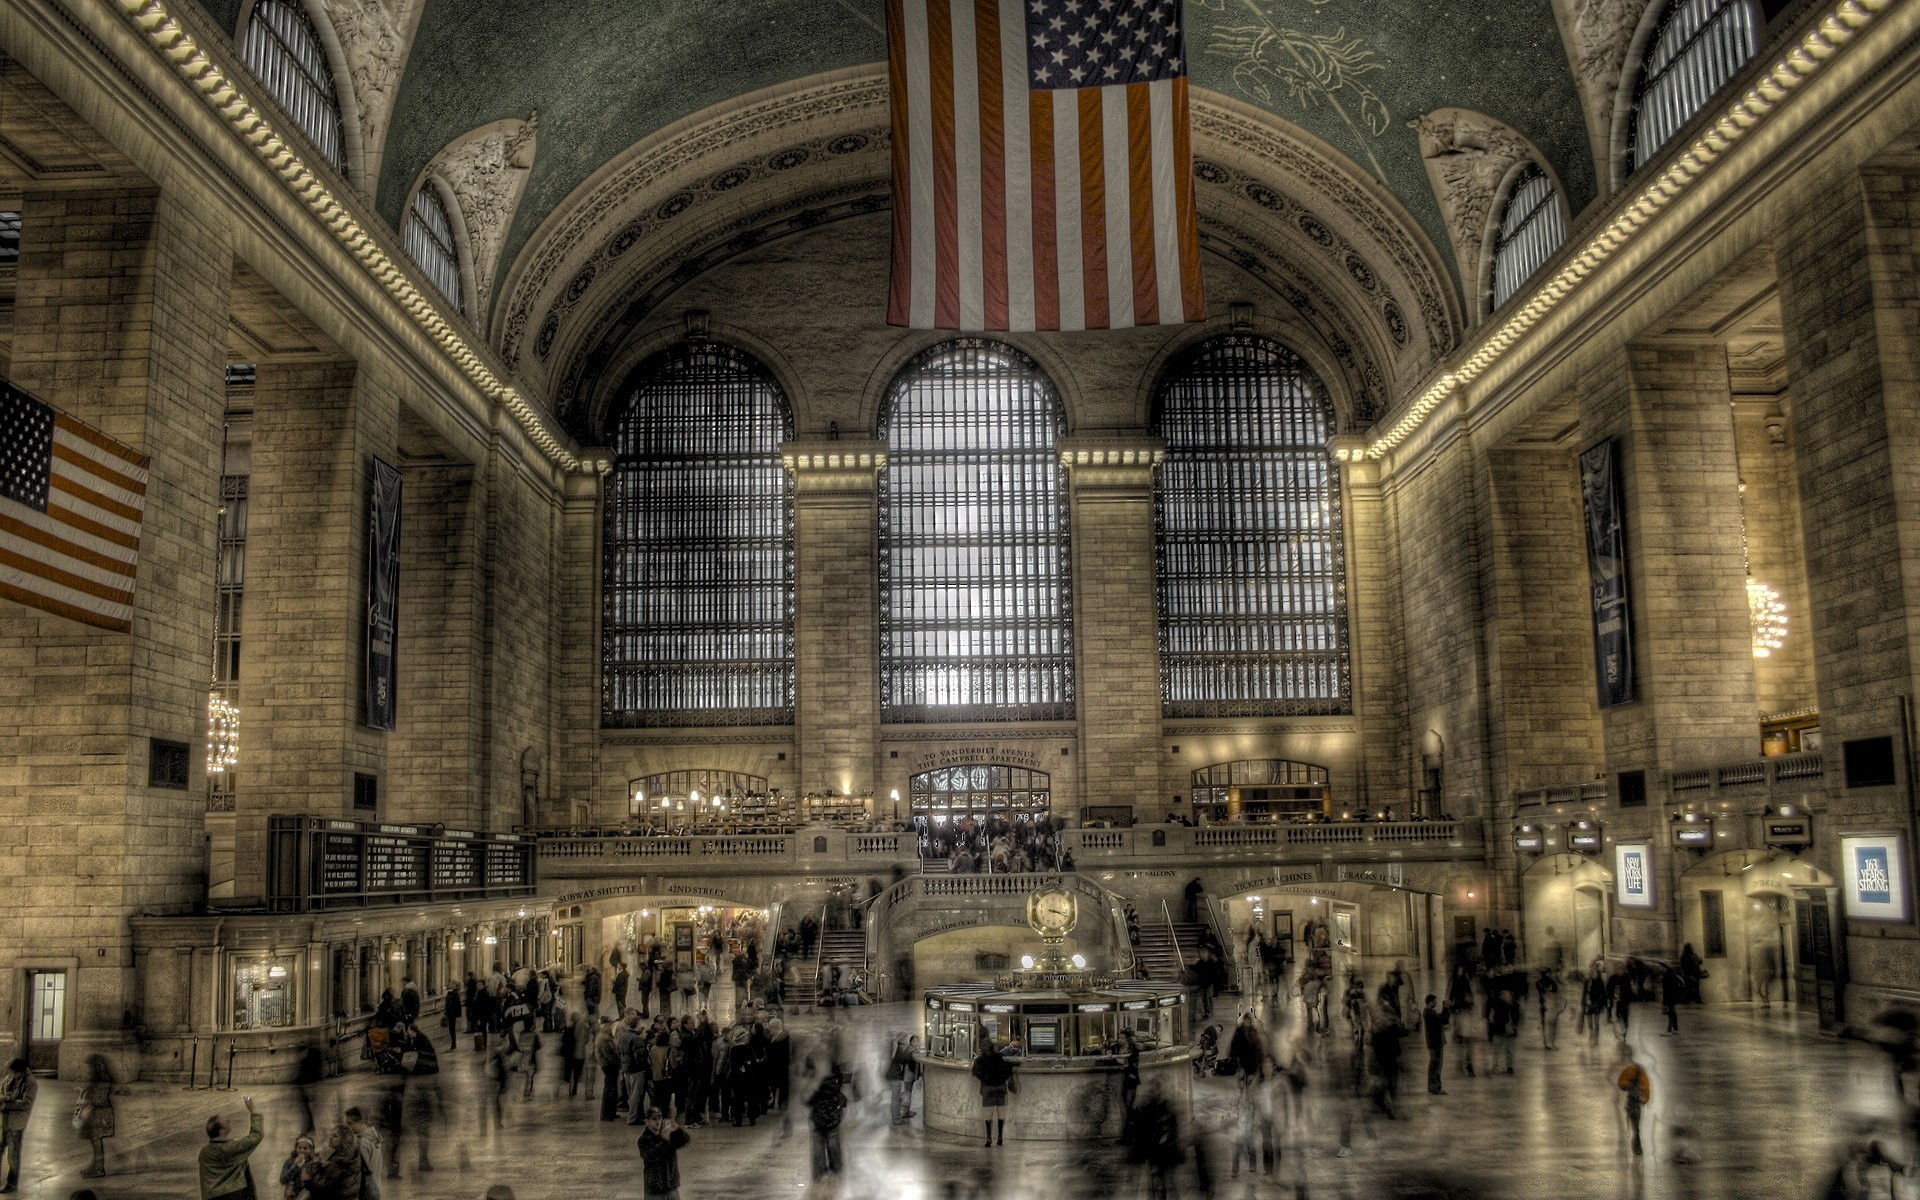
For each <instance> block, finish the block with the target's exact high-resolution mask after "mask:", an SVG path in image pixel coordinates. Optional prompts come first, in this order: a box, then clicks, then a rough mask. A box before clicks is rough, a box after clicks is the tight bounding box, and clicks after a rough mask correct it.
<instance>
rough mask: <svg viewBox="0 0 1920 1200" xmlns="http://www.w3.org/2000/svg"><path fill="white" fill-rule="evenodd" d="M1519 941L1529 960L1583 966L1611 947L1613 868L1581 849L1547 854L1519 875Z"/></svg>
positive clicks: (1542, 963) (1556, 965) (1547, 963)
mask: <svg viewBox="0 0 1920 1200" xmlns="http://www.w3.org/2000/svg"><path fill="white" fill-rule="evenodd" d="M1520 894H1521V906H1520V912H1521V918H1520V927H1521V939H1522V942H1521V944H1522V945H1523V946H1525V947H1526V952H1527V958H1528V960H1529V962H1530V963H1532V964H1533V965H1537V966H1542V967H1552V968H1554V969H1556V970H1558V969H1560V968H1563V967H1579V968H1581V969H1583V970H1584V969H1585V968H1586V966H1587V964H1588V963H1591V962H1593V961H1594V960H1595V959H1598V958H1604V957H1605V956H1606V954H1607V951H1608V950H1609V949H1611V945H1610V943H1611V938H1610V937H1609V936H1608V931H1609V929H1610V928H1611V922H1610V921H1609V917H1610V915H1611V914H1610V911H1609V906H1610V904H1611V900H1610V897H1611V896H1612V894H1613V873H1612V872H1611V871H1608V870H1607V869H1606V868H1605V867H1603V866H1601V865H1600V863H1599V862H1597V861H1595V860H1594V859H1591V858H1588V857H1586V856H1585V855H1583V854H1564V853H1563V854H1548V855H1544V856H1542V857H1541V858H1539V859H1538V860H1536V861H1535V862H1534V863H1533V865H1532V866H1529V867H1528V868H1527V869H1526V871H1525V872H1523V873H1522V874H1521V876H1520Z"/></svg>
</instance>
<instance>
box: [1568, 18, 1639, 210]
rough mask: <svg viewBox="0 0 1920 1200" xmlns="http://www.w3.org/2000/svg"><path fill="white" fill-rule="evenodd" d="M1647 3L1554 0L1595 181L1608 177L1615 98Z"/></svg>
mask: <svg viewBox="0 0 1920 1200" xmlns="http://www.w3.org/2000/svg"><path fill="white" fill-rule="evenodd" d="M1650 2H1651V0H1554V4H1553V7H1554V13H1555V15H1556V16H1557V17H1558V18H1559V20H1560V36H1561V40H1562V41H1564V42H1565V43H1566V47H1567V59H1568V61H1569V62H1571V63H1572V64H1573V79H1574V85H1575V86H1576V87H1577V88H1578V89H1579V92H1580V107H1581V109H1582V111H1583V112H1584V113H1585V114H1586V119H1587V136H1588V138H1589V139H1591V141H1592V143H1593V159H1594V164H1595V166H1596V167H1597V168H1598V172H1597V174H1596V176H1595V177H1596V178H1598V179H1600V180H1602V181H1604V180H1606V179H1607V178H1608V175H1609V171H1608V168H1607V159H1608V156H1609V154H1610V149H1609V147H1610V146H1611V144H1612V137H1613V104H1614V95H1615V94H1616V93H1617V92H1619V90H1620V76H1621V74H1622V73H1623V72H1624V71H1625V70H1626V66H1627V48H1628V47H1629V46H1630V45H1631V44H1632V42H1633V31H1634V30H1635V29H1637V28H1638V27H1639V25H1640V20H1641V18H1642V17H1643V16H1644V15H1645V14H1646V11H1647V5H1648V4H1649V3H1650Z"/></svg>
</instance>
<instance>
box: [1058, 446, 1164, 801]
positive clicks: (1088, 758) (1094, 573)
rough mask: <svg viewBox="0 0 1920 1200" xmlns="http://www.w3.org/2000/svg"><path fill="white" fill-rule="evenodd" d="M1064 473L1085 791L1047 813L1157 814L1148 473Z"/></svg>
mask: <svg viewBox="0 0 1920 1200" xmlns="http://www.w3.org/2000/svg"><path fill="white" fill-rule="evenodd" d="M1113 449H1117V447H1113V448H1109V451H1108V452H1111V451H1112V450H1113ZM1143 457H1144V455H1143ZM1071 471H1072V477H1071V479H1072V504H1073V558H1074V567H1073V573H1074V588H1075V592H1074V607H1075V610H1076V611H1075V614H1074V622H1075V627H1076V630H1077V632H1078V635H1079V645H1078V674H1079V689H1078V690H1079V695H1078V700H1079V704H1080V710H1081V719H1080V730H1081V737H1080V747H1081V749H1080V758H1081V764H1080V765H1081V778H1082V779H1083V781H1084V785H1083V786H1084V788H1085V791H1084V794H1083V795H1082V796H1062V795H1061V794H1060V792H1059V791H1058V790H1057V789H1056V791H1055V792H1054V806H1055V808H1056V810H1059V809H1063V808H1066V809H1069V810H1071V809H1074V808H1078V807H1079V805H1080V803H1081V802H1084V803H1085V804H1088V805H1129V806H1132V807H1133V808H1134V809H1135V811H1137V812H1154V811H1155V810H1157V809H1158V803H1157V802H1158V801H1159V800H1160V798H1161V796H1160V759H1161V748H1160V711H1161V710H1160V654H1159V646H1160V636H1159V619H1158V616H1157V615H1156V612H1155V593H1154V587H1153V582H1152V581H1153V578H1154V548H1153V474H1152V469H1151V467H1148V466H1146V465H1144V464H1143V465H1135V466H1131V467H1128V466H1118V465H1115V466H1095V465H1080V466H1075V467H1073V468H1071ZM1063 801H1064V802H1066V803H1064V804H1063Z"/></svg>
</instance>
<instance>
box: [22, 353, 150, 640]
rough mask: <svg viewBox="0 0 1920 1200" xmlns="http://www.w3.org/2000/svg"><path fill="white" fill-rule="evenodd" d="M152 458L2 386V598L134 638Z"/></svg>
mask: <svg viewBox="0 0 1920 1200" xmlns="http://www.w3.org/2000/svg"><path fill="white" fill-rule="evenodd" d="M146 502H147V459H146V457H145V456H143V455H140V454H136V453H134V452H133V451H132V450H129V449H127V447H125V446H122V445H121V444H120V443H118V442H116V441H114V440H113V439H112V438H110V437H108V436H107V435H106V434H104V433H101V432H100V431H99V430H97V429H94V428H92V427H90V426H88V425H84V424H82V423H80V422H79V421H76V420H74V419H73V418H72V417H69V416H67V415H66V414H65V413H61V412H56V411H54V409H53V408H52V406H50V405H47V404H43V403H42V402H40V401H39V400H36V399H34V398H33V397H32V396H30V395H28V394H27V393H26V392H24V391H22V390H20V389H19V388H17V387H15V386H13V385H12V384H11V383H7V382H6V381H4V380H0V596H3V597H5V598H7V599H9V600H17V601H19V602H20V603H21V604H26V605H30V606H32V607H34V608H39V609H45V610H46V611H48V612H53V613H58V614H60V615H61V616H63V617H71V618H72V619H74V620H76V621H84V622H85V623H86V624H88V625H98V626H100V627H101V628H103V629H113V630H118V631H120V632H123V633H124V632H125V631H127V630H128V629H130V628H132V626H133V576H134V566H135V563H136V560H137V559H138V557H139V551H140V520H141V515H142V513H143V512H144V511H145V508H146Z"/></svg>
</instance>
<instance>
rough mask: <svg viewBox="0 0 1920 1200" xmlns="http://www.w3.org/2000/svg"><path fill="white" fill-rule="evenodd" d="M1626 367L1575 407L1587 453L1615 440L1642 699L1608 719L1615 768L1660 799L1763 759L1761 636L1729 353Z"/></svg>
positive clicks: (1641, 356) (1712, 349) (1661, 353)
mask: <svg viewBox="0 0 1920 1200" xmlns="http://www.w3.org/2000/svg"><path fill="white" fill-rule="evenodd" d="M1624 365H1625V367H1626V370H1625V371H1624V372H1595V374H1605V375H1606V376H1608V378H1607V379H1606V380H1605V381H1604V382H1603V383H1601V384H1600V386H1598V387H1595V388H1592V389H1590V390H1586V391H1584V393H1583V395H1582V397H1581V402H1582V403H1581V421H1582V427H1583V430H1584V431H1585V432H1584V433H1583V437H1582V442H1583V443H1584V445H1583V449H1584V446H1591V445H1593V444H1594V443H1596V442H1598V441H1599V440H1600V439H1601V438H1603V437H1606V436H1609V435H1613V436H1619V437H1620V438H1621V446H1620V468H1621V476H1622V480H1621V488H1622V491H1623V493H1624V494H1623V496H1622V504H1623V509H1622V511H1623V522H1624V524H1625V526H1626V538H1627V564H1628V565H1627V570H1628V579H1629V586H1630V588H1631V596H1632V620H1633V626H1634V638H1633V644H1634V671H1635V676H1636V700H1635V701H1634V702H1633V703H1631V704H1628V705H1624V706H1622V707H1619V708H1615V709H1612V710H1608V711H1605V712H1603V713H1602V714H1601V720H1602V722H1603V725H1604V727H1605V729H1606V739H1607V768H1608V770H1609V771H1610V772H1618V771H1622V770H1634V769H1644V770H1646V771H1647V784H1648V795H1649V798H1650V799H1654V800H1655V801H1656V802H1657V799H1658V797H1659V794H1660V785H1661V780H1662V778H1663V777H1664V775H1665V774H1666V773H1667V772H1670V771H1673V770H1676V769H1685V768H1688V767H1702V766H1712V765H1714V764H1717V763H1727V762H1736V761H1739V760H1741V759H1748V758H1753V757H1755V755H1756V754H1757V753H1758V749H1757V747H1758V744H1759V736H1760V733H1759V724H1758V718H1759V709H1758V707H1757V704H1758V701H1757V699H1756V698H1755V692H1754V677H1753V628H1752V623H1751V621H1750V620H1749V618H1748V614H1747V585H1746V571H1745V568H1744V566H1743V565H1742V563H1741V559H1740V522H1741V513H1740V478H1739V459H1738V456H1737V454H1736V452H1735V444H1734V430H1733V410H1732V398H1731V390H1730V386H1729V384H1728V380H1727V360H1726V350H1725V348H1724V347H1723V346H1721V345H1719V344H1717V343H1715V344H1711V345H1698V344H1685V343H1660V344H1651V345H1648V344H1642V345H1635V346H1632V347H1630V348H1629V350H1628V354H1627V362H1626V363H1625V364H1624ZM1575 545H1576V546H1579V547H1580V548H1581V552H1582V553H1584V549H1585V542H1584V540H1582V541H1578V542H1576V543H1575ZM1655 642H1657V643H1658V644H1659V646H1660V653H1659V655H1657V656H1655V655H1653V654H1650V653H1649V652H1648V649H1647V648H1648V647H1649V646H1650V645H1652V644H1654V643H1655Z"/></svg>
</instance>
